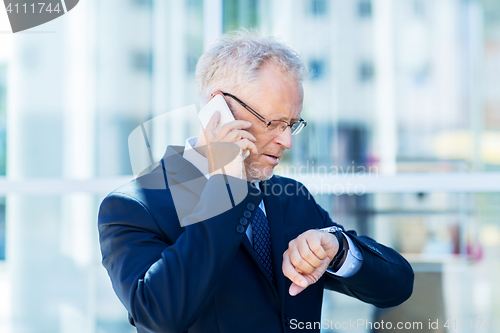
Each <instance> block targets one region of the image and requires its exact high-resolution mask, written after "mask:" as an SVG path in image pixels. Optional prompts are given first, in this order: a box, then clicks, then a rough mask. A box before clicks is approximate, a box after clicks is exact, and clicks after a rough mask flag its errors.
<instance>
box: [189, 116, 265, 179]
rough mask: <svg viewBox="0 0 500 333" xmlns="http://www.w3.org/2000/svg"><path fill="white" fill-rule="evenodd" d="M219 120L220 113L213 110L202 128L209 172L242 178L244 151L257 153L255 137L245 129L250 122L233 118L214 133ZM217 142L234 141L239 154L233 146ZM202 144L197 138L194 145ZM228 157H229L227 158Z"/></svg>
mask: <svg viewBox="0 0 500 333" xmlns="http://www.w3.org/2000/svg"><path fill="white" fill-rule="evenodd" d="M219 121H220V113H219V112H218V111H216V112H214V114H213V115H212V118H210V121H209V122H208V124H207V127H206V128H205V129H203V133H202V134H203V135H202V137H203V138H204V139H205V144H206V145H207V147H208V152H207V153H206V154H205V156H206V157H207V159H208V162H209V163H208V165H209V172H210V174H211V175H212V174H217V173H225V174H227V175H230V176H233V177H237V178H244V177H245V169H244V164H243V160H244V156H243V152H244V151H249V152H250V153H252V154H257V147H256V146H255V143H254V142H255V141H256V139H255V137H254V136H253V135H252V134H250V133H249V132H248V131H246V130H247V129H248V128H250V126H252V123H250V122H248V121H243V120H235V121H231V122H228V123H226V124H224V125H222V127H221V128H220V131H219V133H215V129H216V128H217V125H218V123H219ZM200 137H201V135H200ZM217 143H234V144H236V145H237V147H239V154H237V155H236V158H233V157H232V156H235V154H234V151H233V149H230V148H232V147H235V146H231V145H217ZM200 144H203V142H202V141H201V140H200V139H198V142H197V144H196V146H199V145H200ZM214 148H215V149H214ZM228 157H229V158H230V159H229V160H228Z"/></svg>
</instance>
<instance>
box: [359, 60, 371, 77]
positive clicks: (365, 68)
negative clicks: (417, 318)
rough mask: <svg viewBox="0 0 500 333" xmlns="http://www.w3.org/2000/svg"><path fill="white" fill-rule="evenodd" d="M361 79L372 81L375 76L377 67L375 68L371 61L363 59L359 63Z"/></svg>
mask: <svg viewBox="0 0 500 333" xmlns="http://www.w3.org/2000/svg"><path fill="white" fill-rule="evenodd" d="M358 75H359V81H361V82H371V81H373V77H374V76H375V69H374V68H373V63H372V62H370V61H363V62H361V64H360V65H359V70H358Z"/></svg>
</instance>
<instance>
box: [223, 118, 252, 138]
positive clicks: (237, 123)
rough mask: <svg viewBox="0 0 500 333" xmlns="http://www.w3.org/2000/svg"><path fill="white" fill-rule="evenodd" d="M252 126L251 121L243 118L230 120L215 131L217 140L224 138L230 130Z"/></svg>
mask: <svg viewBox="0 0 500 333" xmlns="http://www.w3.org/2000/svg"><path fill="white" fill-rule="evenodd" d="M251 126H252V123H251V122H248V121H244V120H234V121H230V122H228V123H226V124H224V125H222V126H221V128H220V131H219V133H217V140H220V139H222V138H224V137H225V136H226V135H227V134H228V133H229V132H231V131H232V130H235V129H237V130H245V129H248V128H250V127H251Z"/></svg>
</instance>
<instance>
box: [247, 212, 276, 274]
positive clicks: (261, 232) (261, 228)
mask: <svg viewBox="0 0 500 333" xmlns="http://www.w3.org/2000/svg"><path fill="white" fill-rule="evenodd" d="M252 233H253V248H254V250H255V253H256V254H257V258H258V259H259V261H260V263H261V264H262V266H263V267H264V270H265V271H266V273H267V276H269V278H270V279H271V281H272V282H273V283H274V271H273V260H272V258H271V233H270V232H269V222H268V221H267V217H266V214H264V212H263V211H262V209H261V208H260V207H258V208H257V211H256V212H255V216H254V218H253V220H252Z"/></svg>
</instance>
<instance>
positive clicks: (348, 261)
mask: <svg viewBox="0 0 500 333" xmlns="http://www.w3.org/2000/svg"><path fill="white" fill-rule="evenodd" d="M197 140H198V138H197V137H192V138H189V139H187V140H186V145H185V147H184V155H183V157H184V158H185V159H186V160H187V161H188V162H190V163H191V164H193V165H194V166H195V167H196V168H197V169H198V170H200V172H201V173H202V174H203V175H205V177H206V178H207V179H208V177H209V171H208V161H207V158H206V157H205V156H203V155H201V154H200V153H198V152H197V151H196V150H195V149H194V148H193V147H194V146H195V145H196V141H197ZM255 185H256V186H257V188H258V187H259V184H258V183H255ZM259 208H260V209H262V211H263V212H264V214H266V208H265V206H264V200H262V201H261V202H260V204H259ZM266 215H267V214H266ZM246 235H247V237H248V239H249V241H250V243H253V237H252V224H251V223H250V224H249V225H248V228H247V231H246ZM343 235H344V236H345V238H346V239H347V242H348V243H349V250H348V251H347V256H346V258H345V261H344V264H343V265H342V266H341V267H340V268H339V269H338V271H337V272H333V271H332V270H329V269H327V272H328V273H329V274H331V275H335V276H339V277H349V276H352V275H354V274H356V272H358V271H359V269H360V268H361V264H362V263H363V256H362V255H361V252H360V251H359V248H358V246H357V245H356V244H354V243H353V242H352V240H351V239H350V238H349V236H348V235H347V234H346V233H343Z"/></svg>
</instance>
